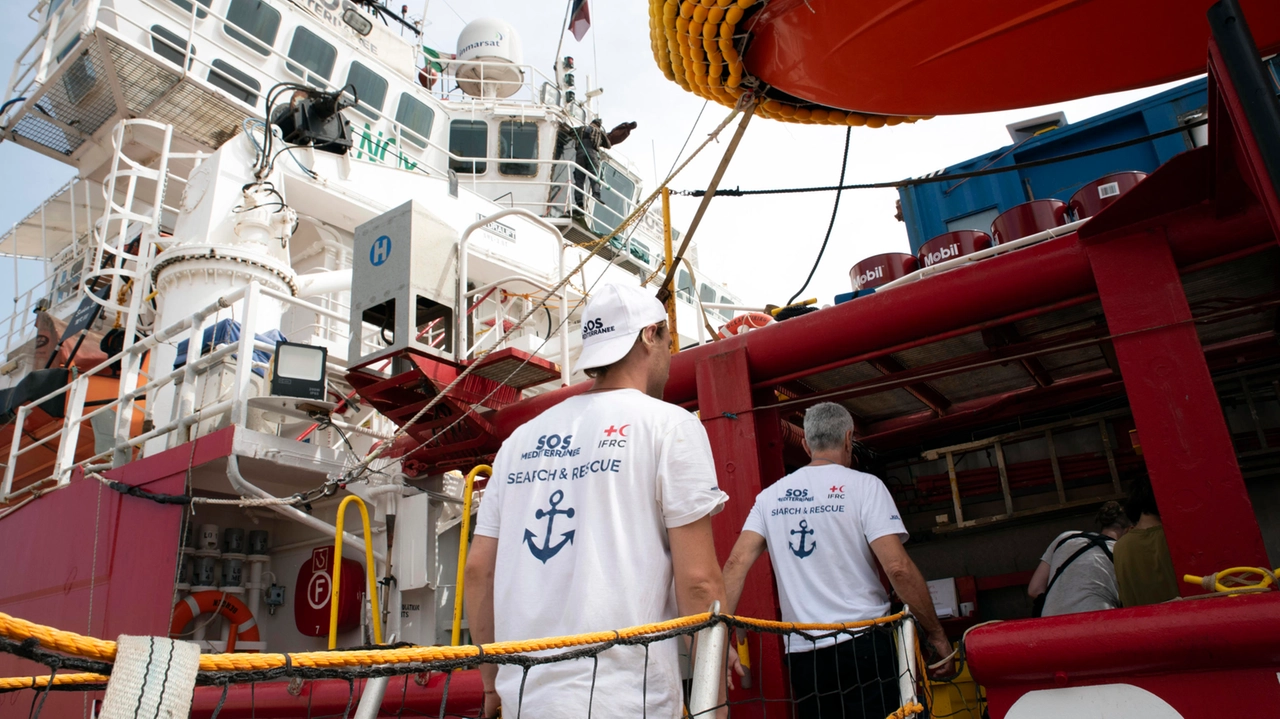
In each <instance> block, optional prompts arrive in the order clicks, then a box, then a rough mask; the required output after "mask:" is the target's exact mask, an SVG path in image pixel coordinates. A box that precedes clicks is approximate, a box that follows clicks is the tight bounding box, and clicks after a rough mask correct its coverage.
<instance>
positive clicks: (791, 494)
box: [778, 489, 813, 502]
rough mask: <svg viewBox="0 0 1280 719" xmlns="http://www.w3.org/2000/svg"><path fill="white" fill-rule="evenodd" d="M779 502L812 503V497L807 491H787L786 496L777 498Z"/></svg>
mask: <svg viewBox="0 0 1280 719" xmlns="http://www.w3.org/2000/svg"><path fill="white" fill-rule="evenodd" d="M778 501H779V502H812V501H813V497H812V496H810V495H809V490H807V489H788V490H787V493H786V495H784V496H782V497H778Z"/></svg>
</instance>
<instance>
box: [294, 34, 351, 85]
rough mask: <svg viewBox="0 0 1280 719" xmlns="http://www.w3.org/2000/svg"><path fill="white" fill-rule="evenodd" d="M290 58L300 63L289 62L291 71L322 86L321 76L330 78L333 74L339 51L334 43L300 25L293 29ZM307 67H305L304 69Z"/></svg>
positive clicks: (326, 78) (313, 83)
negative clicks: (322, 38) (331, 43)
mask: <svg viewBox="0 0 1280 719" xmlns="http://www.w3.org/2000/svg"><path fill="white" fill-rule="evenodd" d="M289 59H290V60H297V61H298V65H301V66H302V67H299V66H298V65H295V64H293V63H288V64H287V65H286V67H288V68H289V72H291V73H293V74H294V75H297V76H299V77H301V78H303V79H305V80H306V81H307V82H309V83H311V84H312V85H315V86H316V87H322V86H323V85H324V83H323V82H320V78H324V79H325V80H328V79H329V78H330V77H331V76H332V75H333V63H334V61H336V60H337V59H338V51H337V50H336V49H334V47H333V46H332V45H330V44H329V43H327V42H325V41H324V40H321V39H320V36H319V35H317V34H315V33H313V32H311V31H310V30H308V29H306V28H305V27H299V28H298V29H297V30H294V31H293V41H292V42H290V43H289ZM303 68H305V69H303Z"/></svg>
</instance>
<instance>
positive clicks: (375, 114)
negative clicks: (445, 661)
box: [341, 60, 391, 120]
mask: <svg viewBox="0 0 1280 719" xmlns="http://www.w3.org/2000/svg"><path fill="white" fill-rule="evenodd" d="M357 67H359V68H360V69H361V70H363V71H365V72H367V73H369V74H370V75H371V76H373V77H375V78H377V79H379V80H381V81H382V97H381V98H379V99H378V106H377V107H374V106H373V105H372V104H370V103H367V102H365V98H363V97H360V89H359V88H356V92H355V98H356V105H354V106H353V108H352V109H354V110H355V111H356V112H358V113H360V114H361V115H364V116H365V117H367V118H369V119H370V120H380V119H382V114H383V113H382V108H384V107H386V106H387V92H388V91H389V90H390V89H391V83H389V82H387V78H385V77H383V76H382V75H380V74H378V73H377V72H376V71H375V70H374V69H373V68H371V67H369V66H368V65H366V64H364V63H362V62H360V61H359V60H352V61H351V64H350V65H347V79H346V80H345V81H344V82H343V83H342V88H341V89H342V90H343V91H345V90H346V89H347V88H348V87H351V86H352V85H354V84H355V83H353V82H351V73H353V72H355V69H356V68H357ZM371 113H372V114H371Z"/></svg>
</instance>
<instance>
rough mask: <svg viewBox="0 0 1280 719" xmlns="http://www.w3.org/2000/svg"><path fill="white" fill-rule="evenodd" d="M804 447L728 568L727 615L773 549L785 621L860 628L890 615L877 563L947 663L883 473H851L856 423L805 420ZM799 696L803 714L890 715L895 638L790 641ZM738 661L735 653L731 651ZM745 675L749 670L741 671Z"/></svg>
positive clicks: (836, 411) (871, 634) (761, 501)
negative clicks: (800, 463)
mask: <svg viewBox="0 0 1280 719" xmlns="http://www.w3.org/2000/svg"><path fill="white" fill-rule="evenodd" d="M804 437H805V439H804V448H805V451H807V452H808V453H809V456H810V457H811V458H812V461H811V462H810V463H809V464H808V465H806V466H804V467H801V468H800V469H799V470H797V471H795V472H793V473H791V474H789V475H787V476H785V477H783V478H782V479H780V480H778V481H777V482H775V483H774V484H772V485H770V486H769V487H766V488H765V489H764V491H762V492H761V493H760V494H759V495H757V496H756V503H755V506H754V507H752V509H751V513H750V514H749V515H748V516H747V522H746V524H745V525H744V526H743V528H742V534H740V535H739V536H738V541H737V543H736V544H735V545H734V547H733V551H732V552H731V553H730V555H729V559H728V561H727V562H725V565H724V584H725V594H726V595H727V598H728V611H729V612H730V613H732V612H733V611H734V609H736V607H737V604H738V599H739V598H740V597H741V596H742V586H743V583H744V581H745V580H746V576H747V572H748V571H749V570H750V569H751V566H752V565H753V564H755V561H756V560H757V559H759V558H760V555H761V554H763V553H764V551H765V550H766V549H767V550H768V551H769V559H770V561H771V562H772V563H773V571H774V575H775V576H776V577H777V580H778V599H779V602H780V604H781V605H782V620H783V621H785V622H797V623H839V622H857V621H863V620H868V619H875V618H877V617H883V616H885V615H886V614H888V612H889V595H888V593H887V592H885V589H884V587H883V585H881V583H880V578H879V574H878V573H877V571H876V560H879V562H880V565H881V566H882V567H884V571H885V574H887V575H888V577H889V582H890V583H891V584H892V585H893V588H894V591H896V592H897V594H898V597H899V598H901V599H902V601H903V603H904V604H906V605H907V606H909V607H910V608H911V613H912V614H913V615H914V616H915V618H916V620H917V621H918V622H919V624H920V627H921V628H922V629H923V631H924V634H925V637H926V638H927V641H928V646H929V647H930V648H931V649H932V650H933V651H934V652H935V653H936V654H937V655H938V656H940V657H946V658H947V661H944V662H940V663H939V664H940V666H938V667H937V675H939V676H946V675H949V674H951V673H952V671H953V670H952V666H953V663H952V662H951V661H950V656H951V654H952V650H951V643H950V642H949V641H948V640H947V636H946V634H945V633H944V632H943V631H942V625H941V624H939V623H938V617H937V615H936V614H935V613H934V609H933V601H932V599H931V598H930V597H929V589H928V586H927V585H926V584H925V581H924V577H923V576H921V574H920V570H919V569H917V568H916V565H915V563H914V562H912V561H911V557H909V556H907V552H906V550H905V549H904V548H903V546H902V543H903V541H904V540H906V538H907V530H906V527H905V526H904V525H903V524H902V519H901V518H900V517H899V516H898V509H897V507H896V506H895V505H894V502H893V497H892V496H890V495H889V490H888V488H887V487H885V485H884V483H883V482H881V481H880V480H879V479H878V478H876V477H874V476H872V475H870V474H865V473H863V472H857V471H854V470H853V469H850V464H851V463H852V462H853V450H854V442H855V440H854V428H853V417H852V416H850V415H849V412H848V410H846V409H845V408H844V407H841V406H840V405H838V404H835V403H833V402H824V403H822V404H817V405H814V406H813V407H810V408H809V410H808V411H807V412H805V416H804ZM786 652H787V663H788V666H789V669H790V671H789V674H790V676H791V692H792V698H793V699H794V700H795V701H796V703H797V706H796V716H797V717H799V718H800V719H805V718H806V717H817V716H821V717H823V719H831V718H832V717H859V718H860V717H876V718H877V719H879V717H884V716H888V715H889V714H890V713H891V712H893V711H894V710H895V709H897V708H898V707H899V706H900V704H901V702H900V700H899V697H898V672H899V670H898V667H897V661H896V656H895V654H894V647H893V641H892V639H891V638H890V636H889V635H888V634H887V633H885V632H882V631H863V632H861V633H859V634H856V635H854V636H852V637H851V636H850V635H847V634H844V635H840V636H837V637H825V638H822V639H816V640H814V639H809V638H807V637H804V636H801V635H799V634H788V635H787V637H786ZM729 654H730V661H731V662H733V663H734V664H735V665H736V661H734V660H736V658H737V657H736V654H735V653H734V652H730V653H729ZM735 670H736V671H737V672H738V674H739V675H741V674H742V673H743V672H742V668H741V667H740V666H735Z"/></svg>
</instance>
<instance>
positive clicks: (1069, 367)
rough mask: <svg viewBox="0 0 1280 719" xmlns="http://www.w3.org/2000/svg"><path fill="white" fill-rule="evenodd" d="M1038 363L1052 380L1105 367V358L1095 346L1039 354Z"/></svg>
mask: <svg viewBox="0 0 1280 719" xmlns="http://www.w3.org/2000/svg"><path fill="white" fill-rule="evenodd" d="M1040 364H1041V365H1043V366H1044V368H1045V370H1047V371H1048V372H1049V376H1050V377H1053V379H1054V381H1055V382H1056V381H1058V380H1063V379H1067V378H1068V377H1074V376H1076V375H1080V374H1087V373H1089V372H1096V371H1098V370H1103V369H1107V367H1108V365H1107V359H1106V357H1105V356H1104V355H1103V354H1102V350H1100V349H1098V347H1097V346H1093V347H1080V348H1078V349H1073V350H1066V351H1063V352H1054V353H1053V354H1050V355H1041V356H1040Z"/></svg>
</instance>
